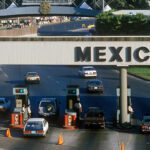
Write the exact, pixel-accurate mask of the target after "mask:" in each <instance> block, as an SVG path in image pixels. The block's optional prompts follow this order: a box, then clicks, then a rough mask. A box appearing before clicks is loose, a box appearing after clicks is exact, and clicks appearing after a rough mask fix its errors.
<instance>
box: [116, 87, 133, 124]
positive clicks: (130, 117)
mask: <svg viewBox="0 0 150 150" xmlns="http://www.w3.org/2000/svg"><path fill="white" fill-rule="evenodd" d="M116 93H117V117H116V123H117V124H118V123H120V119H121V118H120V117H121V116H120V109H121V108H120V88H119V87H118V88H117V89H116ZM127 96H128V97H127V114H128V118H127V120H128V122H127V123H129V124H131V119H132V115H133V108H132V102H131V88H130V87H129V86H128V89H127Z"/></svg>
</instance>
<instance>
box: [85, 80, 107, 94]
mask: <svg viewBox="0 0 150 150" xmlns="http://www.w3.org/2000/svg"><path fill="white" fill-rule="evenodd" d="M87 91H88V92H93V93H94V92H99V93H101V94H103V93H104V86H103V83H102V81H101V80H99V79H92V80H89V81H88V82H87Z"/></svg>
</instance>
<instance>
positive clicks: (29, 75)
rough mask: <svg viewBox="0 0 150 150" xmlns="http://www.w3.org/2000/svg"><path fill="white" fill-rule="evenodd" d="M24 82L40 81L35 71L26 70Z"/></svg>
mask: <svg viewBox="0 0 150 150" xmlns="http://www.w3.org/2000/svg"><path fill="white" fill-rule="evenodd" d="M25 82H26V83H40V75H39V74H38V73H37V72H27V74H26V76H25Z"/></svg>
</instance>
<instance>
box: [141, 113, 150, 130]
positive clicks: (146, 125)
mask: <svg viewBox="0 0 150 150" xmlns="http://www.w3.org/2000/svg"><path fill="white" fill-rule="evenodd" d="M140 130H141V132H142V133H147V132H149V133H150V115H145V116H143V120H142V124H141V126H140Z"/></svg>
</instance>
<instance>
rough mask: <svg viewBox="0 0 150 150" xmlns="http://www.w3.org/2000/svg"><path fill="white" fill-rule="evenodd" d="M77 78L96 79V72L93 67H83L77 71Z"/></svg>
mask: <svg viewBox="0 0 150 150" xmlns="http://www.w3.org/2000/svg"><path fill="white" fill-rule="evenodd" d="M79 76H81V77H83V78H88V77H97V71H96V69H95V68H94V67H93V66H84V67H82V68H81V69H80V70H79Z"/></svg>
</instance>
